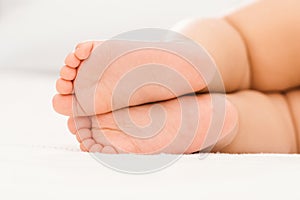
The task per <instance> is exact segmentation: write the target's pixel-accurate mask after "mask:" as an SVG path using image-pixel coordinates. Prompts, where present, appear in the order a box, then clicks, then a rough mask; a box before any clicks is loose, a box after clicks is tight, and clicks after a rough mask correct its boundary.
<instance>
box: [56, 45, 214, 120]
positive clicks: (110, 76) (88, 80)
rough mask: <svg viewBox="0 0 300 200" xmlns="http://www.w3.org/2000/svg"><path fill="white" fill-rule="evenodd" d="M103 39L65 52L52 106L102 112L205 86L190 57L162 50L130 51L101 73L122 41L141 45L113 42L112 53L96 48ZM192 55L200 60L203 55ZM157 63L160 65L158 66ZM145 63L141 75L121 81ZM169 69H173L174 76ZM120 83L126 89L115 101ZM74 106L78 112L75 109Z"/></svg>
mask: <svg viewBox="0 0 300 200" xmlns="http://www.w3.org/2000/svg"><path fill="white" fill-rule="evenodd" d="M99 44H100V43H99V42H86V43H83V44H80V45H79V46H78V47H77V48H76V49H75V52H74V53H71V54H69V55H68V56H67V58H66V60H65V64H66V66H64V67H63V68H62V70H61V78H60V79H58V81H57V91H58V93H59V94H57V95H56V96H55V97H54V98H53V106H54V109H55V110H56V111H57V112H58V113H60V114H63V115H67V116H74V115H75V116H91V115H97V114H103V113H107V112H110V111H112V110H116V109H120V108H124V107H128V106H134V105H141V104H144V103H148V102H156V101H161V100H168V99H172V98H175V97H177V96H180V95H184V94H188V93H192V92H195V91H200V90H201V89H203V88H205V87H206V82H205V80H204V78H203V77H202V74H200V73H199V71H197V69H195V67H194V66H193V65H192V64H191V63H190V62H189V61H188V60H186V59H185V58H182V57H181V56H180V55H177V54H175V53H170V52H168V51H165V50H163V49H162V50H161V49H151V48H141V49H138V50H135V51H131V52H127V53H126V54H124V55H122V56H120V57H118V58H117V59H114V60H112V61H113V62H111V63H110V65H109V67H108V68H106V69H105V70H103V71H105V73H103V74H100V73H99V68H101V67H102V66H101V64H102V65H103V63H102V61H103V59H104V60H105V59H110V58H109V56H111V54H113V52H114V50H115V49H120V48H123V47H124V46H136V47H138V46H139V45H140V44H139V42H137V41H113V42H111V44H110V45H111V46H109V48H112V49H111V52H104V53H103V52H102V53H101V54H100V53H99V52H95V51H96V50H95V49H96V48H95V47H96V46H97V45H99ZM101 44H104V43H101ZM165 44H167V45H169V44H172V43H164V44H163V45H165ZM150 45H151V44H150ZM93 49H94V51H93ZM189 51H191V50H189ZM194 54H195V53H194ZM193 56H195V57H199V58H201V59H202V57H201V56H199V55H193ZM197 59H198V58H197ZM201 59H200V60H201ZM200 62H204V63H205V62H206V63H205V64H206V65H207V61H205V60H203V59H202V60H201V61H200ZM149 64H150V65H152V66H150V65H149ZM146 65H147V66H146ZM155 65H157V66H156V68H155ZM158 65H159V66H160V67H159V66H158ZM94 66H96V67H94ZM141 66H146V67H144V68H143V70H144V71H141V73H142V76H145V77H142V76H140V75H135V76H134V77H131V79H130V81H129V82H125V83H123V84H120V82H121V80H122V78H124V77H126V75H128V74H130V73H131V72H132V71H135V69H138V67H141ZM161 66H165V67H161ZM93 67H94V68H93ZM97 70H98V71H97ZM209 70H212V71H214V70H215V69H210V68H209V67H208V69H206V70H203V71H209ZM136 71H137V70H136ZM170 71H172V72H173V75H172V73H170ZM174 74H175V75H176V76H177V79H180V78H181V79H184V80H185V81H186V84H182V83H180V82H179V81H178V80H177V79H176V77H175V76H174ZM210 74H211V75H212V74H213V73H210ZM100 75H101V76H100ZM128 77H129V76H128ZM178 77H179V78H178ZM143 79H147V80H145V82H147V81H148V83H147V84H145V85H143V84H140V85H138V86H139V87H138V88H135V89H136V91H132V88H130V87H133V86H135V85H134V83H133V82H134V81H137V80H138V81H143ZM148 79H149V80H148ZM158 79H159V80H158ZM161 79H164V81H166V82H168V83H171V85H174V87H173V88H166V86H165V85H163V84H161ZM157 80H158V81H157ZM149 82H150V84H149ZM151 82H152V83H151ZM120 85H122V89H121V90H120V91H119V92H116V94H117V95H119V96H120V95H121V97H122V98H117V101H115V102H113V103H112V101H113V97H112V96H113V92H114V90H115V89H116V88H117V87H119V86H120ZM169 85H170V84H169ZM119 88H120V87H119ZM129 90H131V91H129ZM172 90H176V92H175V93H174V91H172ZM128 91H129V92H132V94H130V95H131V96H130V98H129V99H127V96H128V95H127V94H126V92H128ZM122 95H123V96H122ZM127 100H128V101H127ZM74 110H75V111H76V113H74Z"/></svg>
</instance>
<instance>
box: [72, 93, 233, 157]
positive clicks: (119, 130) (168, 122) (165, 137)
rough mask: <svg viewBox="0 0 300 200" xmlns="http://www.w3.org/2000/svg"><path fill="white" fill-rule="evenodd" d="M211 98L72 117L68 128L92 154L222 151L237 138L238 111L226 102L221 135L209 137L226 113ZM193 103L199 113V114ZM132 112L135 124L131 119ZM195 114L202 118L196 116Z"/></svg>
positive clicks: (193, 98)
mask: <svg viewBox="0 0 300 200" xmlns="http://www.w3.org/2000/svg"><path fill="white" fill-rule="evenodd" d="M210 97H211V96H210V95H200V96H197V97H191V96H184V97H181V98H178V99H174V100H169V101H165V102H162V103H156V104H147V105H141V106H135V107H131V108H124V109H121V110H117V111H114V112H112V113H107V114H102V115H97V116H92V117H76V118H73V117H71V118H70V119H69V122H68V126H69V129H70V131H71V132H72V133H73V134H76V137H77V139H78V141H79V142H80V147H81V149H82V150H83V151H88V152H102V153H138V154H154V153H162V152H163V153H176V154H180V153H192V152H196V151H199V150H202V149H204V148H206V147H208V146H210V145H214V144H215V143H217V145H218V146H219V148H220V147H223V146H225V145H226V144H228V143H229V142H230V141H231V139H232V136H234V135H235V132H236V126H237V121H238V118H237V112H236V110H235V108H234V107H233V106H232V104H231V103H230V102H226V104H225V105H226V106H225V107H226V109H225V110H226V112H225V121H224V125H223V124H221V127H222V125H223V128H222V130H221V133H220V134H217V135H215V136H210V137H209V136H208V130H209V128H210V126H211V123H212V117H213V114H214V115H215V114H216V115H218V114H220V115H221V114H222V113H218V111H219V110H214V109H216V108H214V107H213V105H212V101H211V98H210ZM193 101H195V102H196V104H197V105H196V107H198V110H199V113H197V112H195V107H193V105H195V104H193ZM160 108H162V109H163V110H162V109H160ZM183 109H185V112H183ZM196 109H197V108H196ZM216 112H217V113H216ZM128 113H129V115H130V119H131V120H132V121H133V123H134V124H132V123H131V122H130V120H127V117H128V115H127V114H128ZM195 113H197V114H199V115H198V116H194V115H195ZM150 115H151V116H150ZM124 116H125V117H124ZM184 118H185V119H184ZM161 121H162V122H163V123H162V124H161V123H160V122H161Z"/></svg>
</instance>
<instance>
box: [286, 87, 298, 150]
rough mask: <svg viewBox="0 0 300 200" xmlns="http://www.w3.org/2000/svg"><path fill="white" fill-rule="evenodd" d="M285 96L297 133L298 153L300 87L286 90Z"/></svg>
mask: <svg viewBox="0 0 300 200" xmlns="http://www.w3.org/2000/svg"><path fill="white" fill-rule="evenodd" d="M286 96H287V100H288V103H289V108H290V112H291V115H292V117H293V122H294V126H295V131H296V133H297V140H298V153H299V152H300V88H298V89H295V90H292V91H290V92H288V93H287V95H286Z"/></svg>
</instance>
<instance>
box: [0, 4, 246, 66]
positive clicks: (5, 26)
mask: <svg viewBox="0 0 300 200" xmlns="http://www.w3.org/2000/svg"><path fill="white" fill-rule="evenodd" d="M249 1H250V0H0V68H2V69H3V68H6V69H7V68H8V69H11V68H17V69H19V68H22V69H26V70H28V69H35V70H45V69H47V70H56V71H57V70H58V69H59V67H60V66H61V65H62V63H63V60H64V57H65V55H66V54H67V53H68V52H69V51H72V49H73V48H74V46H75V44H77V43H78V42H80V41H84V40H92V39H93V40H103V39H108V38H110V37H113V36H115V35H116V34H120V33H122V32H124V31H131V30H134V29H139V28H149V27H154V28H165V29H167V28H171V27H172V26H173V25H174V24H176V23H177V22H178V21H180V20H183V19H186V18H192V17H209V16H220V15H222V14H224V13H226V12H228V11H230V10H232V9H234V8H236V7H238V6H240V5H242V4H244V3H247V2H249Z"/></svg>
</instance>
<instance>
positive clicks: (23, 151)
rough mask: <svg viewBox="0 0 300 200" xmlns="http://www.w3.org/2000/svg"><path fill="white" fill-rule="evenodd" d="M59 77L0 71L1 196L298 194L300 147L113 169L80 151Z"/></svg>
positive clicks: (241, 196)
mask: <svg viewBox="0 0 300 200" xmlns="http://www.w3.org/2000/svg"><path fill="white" fill-rule="evenodd" d="M54 85H55V77H54V76H46V75H43V74H39V73H35V74H30V73H20V72H16V71H3V70H2V71H0V91H1V99H0V112H1V115H0V124H1V131H0V137H1V140H0V169H1V170H0V198H1V199H81V200H82V199H91V198H93V199H96V198H97V199H218V200H219V199H299V198H300V192H299V184H298V182H299V180H300V156H299V155H277V154H254V155H227V154H210V155H208V156H205V157H203V156H202V157H200V158H199V155H186V156H183V157H181V158H180V159H179V160H178V161H177V162H175V163H174V164H173V165H171V166H170V167H168V168H166V169H163V170H161V171H158V172H155V173H151V174H143V175H130V174H124V173H120V172H116V171H114V170H112V169H109V168H107V167H105V166H103V165H102V164H100V163H99V162H97V161H96V160H95V159H93V158H92V157H91V156H90V155H89V154H88V153H82V152H80V151H79V149H78V146H77V142H76V139H75V138H74V136H73V135H71V134H69V133H68V131H67V129H66V120H65V119H64V117H62V116H59V115H57V114H56V113H54V111H53V110H52V108H51V97H52V95H53V94H54V92H55V91H54ZM123 156H124V155H114V157H117V159H122V157H123ZM161 156H166V155H161ZM141 157H143V156H141Z"/></svg>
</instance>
